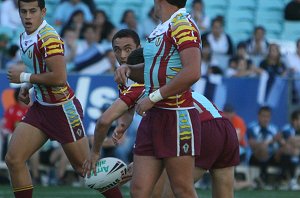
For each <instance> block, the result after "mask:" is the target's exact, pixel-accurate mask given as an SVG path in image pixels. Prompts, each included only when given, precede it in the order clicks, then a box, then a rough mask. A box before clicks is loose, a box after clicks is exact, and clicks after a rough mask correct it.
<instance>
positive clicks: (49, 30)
mask: <svg viewBox="0 0 300 198" xmlns="http://www.w3.org/2000/svg"><path fill="white" fill-rule="evenodd" d="M38 35H39V41H43V42H47V41H48V40H52V39H54V40H61V39H60V35H59V34H58V33H57V31H56V30H55V29H54V28H53V27H52V26H51V25H49V24H47V25H45V26H44V27H43V28H41V29H40V30H39V32H38Z"/></svg>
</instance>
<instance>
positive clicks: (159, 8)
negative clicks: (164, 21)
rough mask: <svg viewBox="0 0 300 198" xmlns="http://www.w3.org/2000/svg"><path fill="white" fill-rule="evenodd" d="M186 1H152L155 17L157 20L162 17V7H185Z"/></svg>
mask: <svg viewBox="0 0 300 198" xmlns="http://www.w3.org/2000/svg"><path fill="white" fill-rule="evenodd" d="M186 1H187V0H154V13H155V16H156V17H157V18H159V19H161V17H162V12H163V11H162V6H163V5H166V4H169V5H172V6H175V7H177V8H178V9H179V8H183V7H185V4H186Z"/></svg>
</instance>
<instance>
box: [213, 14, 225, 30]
mask: <svg viewBox="0 0 300 198" xmlns="http://www.w3.org/2000/svg"><path fill="white" fill-rule="evenodd" d="M216 22H219V23H221V25H222V26H223V27H224V25H225V21H224V17H223V16H221V15H218V16H216V17H215V18H214V19H213V20H212V22H211V26H213V24H215V23H216Z"/></svg>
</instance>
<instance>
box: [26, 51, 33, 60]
mask: <svg viewBox="0 0 300 198" xmlns="http://www.w3.org/2000/svg"><path fill="white" fill-rule="evenodd" d="M27 56H28V57H29V58H30V59H32V51H31V50H29V51H28V52H27Z"/></svg>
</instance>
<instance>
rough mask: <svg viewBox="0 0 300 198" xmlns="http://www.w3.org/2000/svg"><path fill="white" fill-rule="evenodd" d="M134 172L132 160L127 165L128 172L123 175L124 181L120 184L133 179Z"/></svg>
mask: <svg viewBox="0 0 300 198" xmlns="http://www.w3.org/2000/svg"><path fill="white" fill-rule="evenodd" d="M132 174H133V162H131V163H130V164H128V166H127V172H126V174H125V175H123V176H122V181H121V182H120V185H123V184H125V183H126V182H128V181H129V180H131V178H132Z"/></svg>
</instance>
